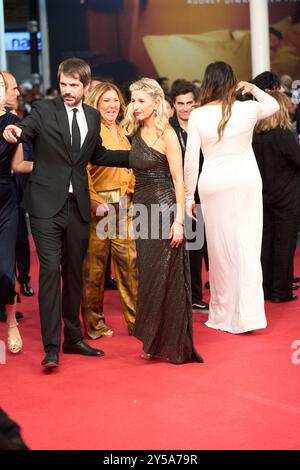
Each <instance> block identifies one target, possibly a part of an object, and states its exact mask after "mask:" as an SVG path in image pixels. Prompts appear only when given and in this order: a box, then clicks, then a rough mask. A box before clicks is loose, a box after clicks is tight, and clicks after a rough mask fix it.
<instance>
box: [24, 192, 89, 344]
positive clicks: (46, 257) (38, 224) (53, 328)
mask: <svg viewBox="0 0 300 470" xmlns="http://www.w3.org/2000/svg"><path fill="white" fill-rule="evenodd" d="M30 224H31V230H32V236H33V239H34V242H35V245H36V249H37V253H38V257H39V261H40V273H39V307H40V317H41V327H42V338H43V344H44V349H45V352H48V351H49V349H50V348H52V347H54V348H56V349H59V346H60V336H61V316H62V317H63V320H64V338H65V341H67V342H70V343H76V342H77V341H80V340H81V339H82V333H81V328H80V317H79V312H80V299H81V285H82V263H83V260H84V257H85V253H86V250H87V247H88V241H89V223H88V222H84V221H83V220H82V218H81V216H80V213H79V211H78V207H77V203H76V199H75V198H73V199H67V201H66V203H65V205H64V207H63V208H62V209H61V210H60V211H59V212H58V213H57V214H56V215H55V216H54V217H51V218H50V219H41V218H37V217H33V216H30ZM61 277H62V282H63V286H62V299H61Z"/></svg>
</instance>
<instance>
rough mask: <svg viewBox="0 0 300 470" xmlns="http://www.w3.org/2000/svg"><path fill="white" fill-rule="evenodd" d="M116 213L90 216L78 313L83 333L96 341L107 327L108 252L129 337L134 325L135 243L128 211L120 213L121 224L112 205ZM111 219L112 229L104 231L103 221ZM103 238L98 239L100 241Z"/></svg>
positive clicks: (118, 215) (116, 209) (117, 211)
mask: <svg viewBox="0 0 300 470" xmlns="http://www.w3.org/2000/svg"><path fill="white" fill-rule="evenodd" d="M111 206H113V207H114V209H115V211H114V214H112V212H113V211H109V215H108V217H106V218H105V217H92V220H91V223H90V238H89V248H88V251H87V254H86V257H85V260H84V263H83V283H82V302H81V311H82V317H83V323H84V328H85V332H86V334H87V335H88V336H89V337H90V338H92V339H96V338H99V337H100V336H101V335H102V334H103V333H105V331H107V330H108V327H107V326H106V325H105V317H104V312H103V298H104V283H105V270H106V264H107V259H108V255H109V252H110V251H111V257H112V260H113V263H114V271H115V277H116V282H117V286H118V290H119V295H120V300H121V306H122V311H123V314H124V318H125V321H126V323H127V327H128V332H129V334H131V333H132V330H133V326H134V323H135V312H136V298H137V266H136V249H135V241H134V240H133V239H132V237H131V236H130V234H129V231H128V227H129V224H130V223H131V216H130V209H129V210H127V211H125V216H124V211H122V217H121V219H122V221H121V222H120V207H119V204H118V203H116V204H111ZM112 219H113V223H112V225H113V227H114V228H113V229H112V230H107V224H105V227H104V222H105V220H112ZM100 237H101V238H103V239H101V238H100Z"/></svg>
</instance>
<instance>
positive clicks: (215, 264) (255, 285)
mask: <svg viewBox="0 0 300 470" xmlns="http://www.w3.org/2000/svg"><path fill="white" fill-rule="evenodd" d="M253 95H254V96H255V98H256V99H257V100H258V101H246V102H240V101H237V102H235V103H234V105H233V107H232V116H231V118H230V120H229V122H228V124H227V126H226V128H225V132H224V136H223V137H222V139H221V141H219V142H218V131H217V129H218V125H219V122H220V120H221V116H222V108H221V105H207V106H203V107H200V108H197V109H195V110H194V111H193V112H192V113H191V116H190V119H189V125H188V141H187V150H186V155H185V171H184V175H185V191H186V203H187V204H190V203H193V202H194V192H195V189H196V185H197V178H198V176H197V175H198V170H199V151H200V147H201V149H202V152H203V155H204V164H203V168H202V172H201V175H200V178H199V183H198V190H199V195H200V200H201V204H202V209H203V216H204V222H205V232H206V237H207V247H208V257H209V273H210V274H209V280H210V290H211V300H210V306H209V317H208V321H207V322H206V325H207V326H209V327H211V328H215V329H218V330H223V331H228V332H230V333H244V332H246V331H251V330H256V329H260V328H265V327H266V325H267V322H266V316H265V311H264V295H263V289H262V270H261V264H260V254H261V240H262V222H263V220H262V216H263V214H262V181H261V177H260V173H259V170H258V167H257V164H256V160H255V156H254V153H253V150H252V145H251V144H252V134H253V128H254V126H255V124H256V122H257V121H258V120H260V119H264V118H266V117H268V116H271V115H272V114H273V113H274V112H276V111H278V109H279V105H278V103H277V101H276V100H275V99H274V98H272V97H271V96H270V95H268V94H267V93H264V92H263V91H261V90H260V89H258V88H257V87H255V88H254V90H253Z"/></svg>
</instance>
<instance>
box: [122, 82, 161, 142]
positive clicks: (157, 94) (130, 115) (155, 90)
mask: <svg viewBox="0 0 300 470" xmlns="http://www.w3.org/2000/svg"><path fill="white" fill-rule="evenodd" d="M129 90H130V92H131V93H132V92H133V91H143V92H145V93H147V95H149V96H150V98H151V99H152V101H158V103H159V104H158V108H157V110H156V112H155V119H154V124H155V127H156V129H157V134H158V135H159V134H163V132H164V131H165V129H166V128H167V127H168V125H169V118H168V110H167V106H166V102H165V95H164V92H163V89H162V88H161V86H160V85H159V84H158V82H157V81H156V80H153V79H152V78H146V77H144V78H141V79H140V80H138V81H136V82H133V83H132V84H131V85H130V87H129ZM121 125H122V127H123V129H124V132H125V134H126V135H127V136H132V135H133V134H135V133H136V131H137V130H138V129H139V128H140V127H141V125H142V123H141V122H140V121H139V120H138V119H137V118H136V117H135V115H134V111H133V103H132V102H130V103H129V104H128V106H127V108H126V111H125V116H124V119H123V121H122V122H121Z"/></svg>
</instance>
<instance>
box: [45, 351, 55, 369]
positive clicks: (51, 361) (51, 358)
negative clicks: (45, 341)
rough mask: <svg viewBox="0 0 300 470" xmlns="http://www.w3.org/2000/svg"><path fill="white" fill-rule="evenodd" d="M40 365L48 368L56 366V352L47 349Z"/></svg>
mask: <svg viewBox="0 0 300 470" xmlns="http://www.w3.org/2000/svg"><path fill="white" fill-rule="evenodd" d="M42 366H43V367H47V368H48V369H51V368H54V367H58V352H57V351H49V352H48V353H46V356H45V357H44V359H43V360H42Z"/></svg>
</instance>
